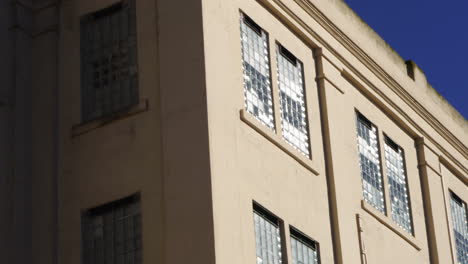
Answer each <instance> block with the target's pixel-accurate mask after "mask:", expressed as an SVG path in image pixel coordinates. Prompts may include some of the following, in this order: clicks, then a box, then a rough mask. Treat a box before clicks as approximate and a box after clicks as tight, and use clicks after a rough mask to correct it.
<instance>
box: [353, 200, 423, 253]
mask: <svg viewBox="0 0 468 264" xmlns="http://www.w3.org/2000/svg"><path fill="white" fill-rule="evenodd" d="M361 207H362V209H364V211H366V212H367V213H369V214H370V215H372V216H373V217H374V218H375V219H377V220H378V221H379V222H380V223H382V224H384V225H385V226H386V227H387V228H388V229H390V230H392V231H393V232H394V233H396V234H397V235H398V236H400V237H401V238H403V239H404V240H406V242H408V243H409V244H410V245H412V246H413V247H414V248H415V249H416V250H418V251H420V250H421V246H420V245H421V243H420V242H419V241H418V240H416V238H415V237H414V236H412V235H411V234H409V233H406V231H405V230H403V229H402V228H401V227H399V226H397V225H396V224H395V223H393V221H392V220H391V219H389V217H388V216H386V215H384V214H382V213H381V212H380V211H378V210H376V209H375V208H374V207H372V205H370V204H368V203H366V201H364V200H361Z"/></svg>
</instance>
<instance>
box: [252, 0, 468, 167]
mask: <svg viewBox="0 0 468 264" xmlns="http://www.w3.org/2000/svg"><path fill="white" fill-rule="evenodd" d="M257 1H259V2H260V3H262V4H263V5H265V6H267V7H273V6H272V4H271V2H273V3H275V4H276V5H277V6H278V7H280V8H281V10H282V11H283V12H285V13H286V14H287V15H289V16H290V17H291V18H292V19H293V20H294V22H296V23H297V24H299V25H300V26H301V27H302V29H300V30H305V31H306V32H307V33H308V34H310V35H311V36H312V37H314V38H315V39H316V40H317V41H318V42H319V43H318V44H320V45H321V46H322V47H324V48H325V49H327V50H328V51H329V52H330V53H332V54H333V55H334V56H335V57H336V58H337V59H338V60H340V62H341V63H343V64H344V65H345V66H346V67H347V68H348V69H350V71H352V72H353V74H355V75H356V76H357V77H358V78H359V79H361V80H362V81H363V82H364V83H366V85H368V86H369V87H371V88H373V90H374V91H375V92H377V93H378V94H379V95H380V96H381V97H382V98H383V99H384V100H385V101H386V102H387V103H389V104H390V105H391V106H392V107H393V108H394V109H395V110H397V112H399V114H401V115H402V116H403V117H404V118H405V120H406V121H407V122H408V123H410V124H411V125H413V126H414V127H415V128H416V129H417V130H418V132H419V133H421V134H422V135H423V136H424V137H425V138H427V139H428V140H429V141H430V142H431V143H432V144H434V145H435V146H436V147H437V148H439V149H440V150H441V152H442V153H443V154H444V155H446V156H447V157H448V158H449V159H450V160H451V161H452V162H453V163H455V164H457V166H459V167H460V168H461V169H462V170H463V171H464V172H465V173H468V169H467V168H466V167H465V166H464V165H463V164H462V163H461V162H460V161H458V160H457V159H456V158H454V157H453V155H451V154H450V153H449V152H448V151H447V150H446V149H445V148H443V147H442V146H441V145H440V144H439V143H438V142H437V141H436V140H435V139H433V138H432V137H431V136H430V135H429V134H428V133H427V132H425V131H424V129H422V128H421V127H420V126H419V125H417V123H416V122H415V121H414V120H412V119H411V118H410V117H409V116H408V114H406V113H405V112H404V111H403V110H402V109H401V108H399V107H398V106H397V105H396V104H395V103H394V102H392V100H390V99H389V98H388V97H387V96H385V95H384V94H383V92H382V91H381V90H380V89H378V88H377V87H375V86H374V85H372V83H371V82H370V81H369V80H368V79H366V78H365V77H364V76H363V75H362V74H361V73H360V72H359V71H358V70H357V69H356V68H355V67H354V66H353V65H352V64H351V63H349V62H348V61H347V60H346V59H345V58H344V57H343V56H342V55H341V54H339V52H338V51H337V50H336V49H334V48H333V47H332V46H331V45H330V44H328V43H327V42H326V41H325V40H324V39H323V38H322V37H320V36H319V35H318V34H317V33H316V32H315V31H314V30H312V28H311V27H310V26H309V25H308V24H307V23H306V22H304V21H303V20H302V19H301V18H300V17H299V16H297V14H295V13H294V12H293V11H292V10H291V9H290V8H289V7H287V6H286V5H285V4H284V3H283V2H282V1H281V0H257ZM293 1H294V2H295V3H297V4H298V5H299V6H300V7H301V8H302V9H303V10H304V11H305V12H306V13H307V14H308V15H309V16H311V17H312V18H313V19H314V20H315V21H316V22H318V23H319V24H320V25H321V26H322V27H323V28H324V29H325V30H326V31H327V32H328V33H329V34H330V35H332V36H333V37H334V38H335V39H336V40H337V41H338V42H339V43H340V44H341V45H343V46H344V47H345V48H346V49H347V50H348V51H349V52H350V53H351V54H352V55H354V56H355V57H356V58H357V59H358V60H359V61H360V62H361V63H362V64H363V65H364V66H365V67H366V68H367V69H369V71H371V72H372V73H373V74H375V76H377V78H379V79H380V80H381V81H382V82H383V83H385V84H386V85H387V86H388V87H389V88H390V89H391V90H392V91H393V92H394V93H395V94H396V95H398V96H399V97H400V98H401V99H402V100H403V101H404V102H405V103H406V104H407V105H408V106H409V107H410V108H411V109H412V110H413V111H414V112H415V113H416V114H418V115H419V116H420V117H421V118H422V119H423V120H424V121H425V122H427V123H428V124H429V125H430V126H431V127H432V128H433V129H434V130H435V131H436V132H437V133H439V134H440V135H441V136H442V137H443V138H444V139H445V140H446V141H447V142H448V143H449V144H450V145H452V146H453V147H454V148H455V149H456V150H457V151H458V152H459V153H460V154H461V155H462V156H463V157H464V158H466V159H468V148H467V147H466V146H465V145H464V144H463V143H462V142H461V141H460V140H459V139H458V138H456V137H455V135H453V134H452V133H451V132H450V131H449V130H448V129H447V128H446V127H445V126H443V125H442V123H440V121H438V120H437V119H436V118H435V117H434V116H433V115H432V114H431V113H430V112H429V111H428V110H427V109H426V108H425V107H424V106H423V105H421V104H420V103H419V102H418V101H417V100H416V99H415V98H414V97H413V96H412V95H411V94H409V93H408V92H407V91H406V90H405V89H404V88H403V87H402V86H401V85H400V84H399V83H398V82H397V81H396V80H395V79H394V78H393V77H392V76H390V75H389V74H388V73H387V72H386V71H385V70H384V69H383V68H382V67H380V66H379V65H378V64H377V63H376V62H375V61H374V60H373V59H372V58H371V57H370V56H369V55H368V54H367V53H366V52H364V51H363V50H362V49H361V48H360V47H359V46H358V45H357V44H356V43H355V42H354V41H352V40H351V39H350V38H349V37H348V36H346V34H345V33H344V32H343V31H341V30H340V29H339V28H338V27H337V26H336V25H335V24H334V23H333V22H331V21H330V20H329V19H328V18H327V17H326V16H325V15H324V14H323V13H322V12H321V11H320V10H319V9H318V8H317V7H316V6H315V5H313V4H312V3H311V2H310V1H308V0H293ZM273 8H274V7H273ZM271 11H274V10H271ZM275 13H276V12H275Z"/></svg>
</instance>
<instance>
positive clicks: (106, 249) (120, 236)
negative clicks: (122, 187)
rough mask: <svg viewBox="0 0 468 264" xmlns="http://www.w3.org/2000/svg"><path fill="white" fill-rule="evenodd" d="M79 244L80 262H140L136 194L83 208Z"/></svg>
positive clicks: (138, 212) (139, 220) (138, 205)
mask: <svg viewBox="0 0 468 264" xmlns="http://www.w3.org/2000/svg"><path fill="white" fill-rule="evenodd" d="M82 244H83V247H82V252H83V264H94V263H116V264H117V263H118V264H130V263H131V264H139V263H142V254H141V253H142V252H141V249H142V245H141V216H140V203H139V198H138V197H137V196H132V197H128V198H124V199H122V200H119V201H115V202H112V203H109V204H106V205H103V206H100V207H97V208H93V209H90V210H88V211H87V212H85V213H84V214H83V216H82Z"/></svg>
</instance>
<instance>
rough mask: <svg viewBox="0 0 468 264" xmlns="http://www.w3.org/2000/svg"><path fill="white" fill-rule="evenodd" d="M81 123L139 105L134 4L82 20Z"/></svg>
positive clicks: (128, 2)
mask: <svg viewBox="0 0 468 264" xmlns="http://www.w3.org/2000/svg"><path fill="white" fill-rule="evenodd" d="M81 100H82V119H83V121H89V120H93V119H96V118H99V117H102V116H106V115H110V114H113V113H116V112H119V111H122V110H124V109H126V108H129V107H130V106H133V105H136V104H137V103H138V71H137V40H136V18H135V0H124V1H122V2H120V3H118V4H115V5H113V6H111V7H108V8H106V9H103V10H100V11H97V12H95V13H92V14H89V15H86V16H83V17H82V19H81Z"/></svg>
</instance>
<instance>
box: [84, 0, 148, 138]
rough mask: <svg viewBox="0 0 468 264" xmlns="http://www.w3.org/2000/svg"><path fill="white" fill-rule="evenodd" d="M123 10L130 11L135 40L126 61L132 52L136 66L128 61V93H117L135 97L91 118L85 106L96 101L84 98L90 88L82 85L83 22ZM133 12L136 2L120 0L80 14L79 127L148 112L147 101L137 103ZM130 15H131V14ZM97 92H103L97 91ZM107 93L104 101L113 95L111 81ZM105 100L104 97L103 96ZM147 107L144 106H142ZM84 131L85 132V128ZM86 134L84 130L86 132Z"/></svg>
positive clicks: (137, 80)
mask: <svg viewBox="0 0 468 264" xmlns="http://www.w3.org/2000/svg"><path fill="white" fill-rule="evenodd" d="M126 5H128V7H126ZM125 8H129V9H130V10H129V12H131V13H130V15H129V18H128V19H129V26H132V27H134V28H133V29H132V31H133V32H134V35H133V36H132V37H134V38H135V39H134V46H135V47H134V49H135V50H134V51H131V50H130V49H129V51H128V53H129V55H128V60H130V57H132V55H131V54H130V53H132V52H134V60H135V65H133V64H132V62H129V63H128V71H129V73H128V74H129V77H128V79H129V80H128V82H129V87H128V88H127V89H128V91H126V92H122V91H121V92H120V94H125V93H133V92H134V93H135V94H134V95H129V96H128V101H129V102H128V103H127V104H122V105H120V106H118V107H116V109H111V110H110V111H102V113H101V114H99V115H94V114H90V113H87V109H88V108H89V106H88V105H89V103H86V102H87V101H86V100H95V97H96V96H94V97H93V98H92V99H86V97H87V95H86V94H87V93H89V90H90V88H86V87H85V86H86V85H87V84H85V83H84V79H85V74H86V73H85V67H86V66H85V61H84V56H85V55H84V54H83V53H84V46H83V42H84V37H83V27H84V26H85V24H86V23H93V22H92V21H90V20H92V19H99V18H101V17H106V15H109V14H107V13H110V14H111V15H112V14H113V13H114V12H118V11H120V10H123V9H125ZM115 10H118V11H115ZM136 12H137V1H136V0H120V1H118V2H116V3H112V4H110V5H107V6H105V7H103V8H100V9H97V10H93V11H91V12H89V13H86V14H83V15H80V30H79V32H80V49H79V50H80V100H81V102H80V116H81V117H80V121H81V124H80V125H77V126H81V127H82V126H83V125H84V124H91V123H93V122H96V121H99V120H104V121H103V122H106V123H109V122H110V121H109V120H114V119H120V118H123V117H126V116H128V115H133V114H135V113H136V112H141V111H145V110H147V109H144V108H147V102H144V103H143V104H142V103H141V102H140V98H141V91H140V71H139V62H140V60H139V52H140V51H139V48H138V45H139V41H138V23H137V18H136ZM132 13H133V14H132ZM130 19H134V21H133V22H130ZM111 30H112V29H111ZM127 30H128V31H129V32H130V29H127ZM111 49H112V48H111V47H107V48H106V50H107V51H108V50H111ZM132 69H133V71H134V75H135V76H134V78H135V79H136V80H135V84H134V87H133V86H132V84H131V82H132V78H133V77H131V74H132V73H131V72H132ZM99 89H102V87H101V88H99ZM107 89H108V90H109V91H110V92H109V95H108V96H107V97H106V98H110V97H112V96H111V95H110V94H112V87H111V85H110V80H109V87H108V88H107ZM132 89H134V91H132ZM104 97H105V96H104ZM109 100H110V101H112V99H109ZM144 104H146V106H145V105H144ZM101 107H102V104H101ZM94 108H96V103H95V104H94ZM88 112H89V111H88ZM85 130H88V129H87V128H86V129H85ZM86 132H87V131H86Z"/></svg>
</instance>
